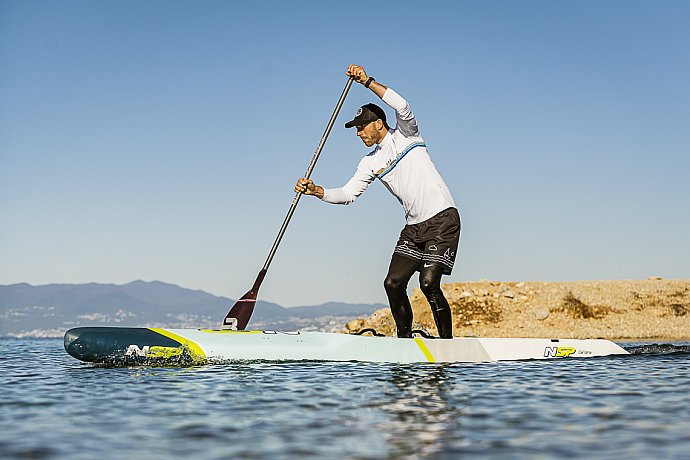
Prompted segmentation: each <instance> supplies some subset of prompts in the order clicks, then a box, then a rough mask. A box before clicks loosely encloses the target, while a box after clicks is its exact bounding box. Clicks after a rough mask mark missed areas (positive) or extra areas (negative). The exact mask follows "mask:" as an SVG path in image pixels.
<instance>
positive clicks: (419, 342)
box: [414, 338, 436, 363]
mask: <svg viewBox="0 0 690 460" xmlns="http://www.w3.org/2000/svg"><path fill="white" fill-rule="evenodd" d="M414 341H415V342H417V345H418V346H419V349H420V350H422V353H424V356H426V359H427V361H429V362H430V363H435V362H436V359H434V357H433V355H432V354H431V352H430V351H429V349H428V348H427V347H426V344H425V343H424V341H423V340H422V339H419V338H415V339H414Z"/></svg>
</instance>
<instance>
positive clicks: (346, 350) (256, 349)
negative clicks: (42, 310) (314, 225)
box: [65, 327, 628, 365]
mask: <svg viewBox="0 0 690 460" xmlns="http://www.w3.org/2000/svg"><path fill="white" fill-rule="evenodd" d="M65 350H67V353H69V354H70V355H72V356H73V357H75V358H77V359H79V360H81V361H87V362H92V363H105V364H125V365H127V364H132V365H140V364H141V365H166V364H169V365H191V364H204V363H209V362H211V363H213V362H227V361H302V360H309V361H369V362H391V363H425V362H468V363H474V362H488V361H516V360H524V359H563V358H588V357H594V356H608V355H625V354H628V352H627V351H625V350H624V349H623V348H621V347H620V346H618V345H616V344H615V343H613V342H610V341H608V340H599V339H597V340H579V339H504V338H469V337H464V338H454V339H448V340H443V339H425V338H412V339H399V338H397V337H373V336H361V335H348V334H335V333H329V332H276V331H232V330H201V329H160V328H122V327H78V328H75V329H70V330H69V331H67V332H66V333H65Z"/></svg>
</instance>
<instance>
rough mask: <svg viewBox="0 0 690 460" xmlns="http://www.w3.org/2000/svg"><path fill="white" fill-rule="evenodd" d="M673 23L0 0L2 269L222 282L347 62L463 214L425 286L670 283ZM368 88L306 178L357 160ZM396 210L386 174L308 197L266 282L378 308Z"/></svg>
mask: <svg viewBox="0 0 690 460" xmlns="http://www.w3.org/2000/svg"><path fill="white" fill-rule="evenodd" d="M688 24H690V3H689V2H686V1H654V2H653V1H604V2H602V1H581V2H551V1H522V2H513V1H493V2H479V1H473V2H467V1H452V2H451V1H448V2H433V1H432V2H407V1H398V2H390V3H389V4H385V3H379V4H377V5H373V6H371V7H366V8H365V7H363V6H361V5H359V6H358V4H355V3H347V2H316V1H314V2H308V1H295V2H278V1H275V2H260V1H259V2H231V1H223V2H220V1H205V2H182V1H145V2H141V1H117V2H108V1H69V0H68V1H61V2H52V1H32V0H29V1H26V0H22V1H13V0H0V284H11V283H18V282H29V283H32V284H46V283H84V282H92V281H93V282H106V283H126V282H129V281H132V280H135V279H144V280H161V281H166V282H170V283H175V284H179V285H181V286H184V287H189V288H193V289H202V290H205V291H209V292H212V293H214V294H218V295H224V296H228V297H231V298H237V297H239V296H241V295H242V294H244V292H245V291H247V290H248V289H249V287H250V286H251V284H252V282H253V280H254V278H255V277H256V274H257V273H258V271H259V269H260V268H261V266H262V265H263V262H264V260H265V258H266V255H267V254H268V251H269V249H270V247H271V244H272V243H273V240H274V238H275V236H276V234H277V232H278V229H279V226H280V224H281V223H282V221H283V218H284V216H285V214H286V212H287V210H288V208H289V206H290V203H291V201H292V198H293V193H292V187H293V185H294V182H295V180H296V179H297V178H299V177H300V176H301V175H303V173H304V171H305V170H306V167H307V165H308V163H309V161H310V159H311V157H312V155H313V153H314V150H315V149H316V146H317V144H318V141H319V139H320V137H321V134H322V133H323V130H324V128H325V125H326V122H327V121H328V118H329V117H330V114H331V112H332V110H333V107H334V105H335V103H336V101H337V98H338V96H339V95H340V92H341V91H342V88H343V86H344V85H345V82H346V77H345V75H344V72H345V69H346V67H347V65H348V64H349V63H351V62H354V63H358V64H361V65H363V66H364V67H365V68H366V69H367V71H368V72H369V73H370V74H371V75H373V76H375V77H376V78H377V80H379V81H381V82H382V83H384V84H387V85H389V86H391V87H392V88H394V89H396V90H397V91H398V92H399V93H400V94H401V95H403V96H404V97H405V98H407V99H408V101H409V102H410V104H411V106H412V108H413V110H414V111H415V114H416V116H417V119H418V122H419V125H420V128H421V132H422V135H423V136H424V138H425V140H426V142H427V145H428V146H429V151H430V153H431V155H432V157H433V159H434V161H435V163H436V165H437V167H438V169H439V170H440V171H441V174H442V175H443V176H444V177H445V179H446V181H447V182H448V184H449V186H450V188H451V190H452V192H453V194H454V196H455V199H456V202H457V203H458V205H459V208H460V211H461V214H462V216H463V239H462V241H461V246H460V251H459V260H458V263H457V264H456V268H455V271H454V272H453V275H452V276H450V277H446V278H444V282H456V281H465V280H467V281H469V280H479V279H482V278H487V279H492V280H515V281H517V280H580V279H639V278H647V277H648V276H652V275H657V276H662V277H665V278H688V277H689V276H690V205H689V204H688V198H689V197H690V185H689V184H690V181H689V180H688V177H689V176H690V174H688V171H690V159H689V158H690V155H689V154H690V28H688V27H687V25H688ZM370 101H375V96H373V94H371V93H370V92H368V91H367V90H365V89H364V88H362V87H361V86H359V85H357V86H354V87H353V88H352V91H351V92H350V95H349V96H348V99H347V100H346V102H345V105H344V107H343V112H342V113H341V116H340V118H339V120H338V123H337V124H336V126H335V128H334V130H333V132H332V134H331V137H330V138H329V140H328V143H327V144H326V147H325V149H324V151H323V154H322V157H321V159H320V160H319V163H318V164H317V166H316V169H315V172H314V174H313V178H314V180H315V181H316V182H317V183H319V184H322V185H324V186H327V187H332V186H339V185H342V184H343V183H345V182H346V181H347V179H349V177H350V175H351V174H352V172H353V171H354V169H355V166H356V164H357V162H358V161H359V158H360V157H361V156H362V155H363V154H365V153H366V151H367V150H366V148H365V147H364V146H363V144H362V143H361V142H360V141H359V139H357V138H356V137H355V133H354V132H353V131H351V130H346V129H345V128H344V127H343V125H342V124H343V123H344V122H345V121H347V119H349V118H350V117H351V116H352V115H353V114H354V112H355V110H356V108H357V107H358V106H359V105H361V104H363V103H366V102H370ZM390 113H391V112H390V111H389V114H390ZM403 225H404V217H403V212H402V208H401V207H400V205H399V204H398V203H397V201H396V200H395V199H394V198H393V197H392V196H390V195H389V194H388V192H387V191H386V190H385V189H384V188H383V187H382V186H381V184H372V186H371V187H370V188H369V190H367V192H365V194H364V195H362V197H361V198H360V199H359V200H358V201H357V202H356V203H355V204H353V205H351V206H348V207H342V206H331V205H327V204H325V203H321V202H319V201H318V200H315V199H313V198H311V197H305V198H304V199H303V200H302V201H301V202H300V205H299V208H298V209H297V212H296V213H295V216H294V218H293V220H292V222H291V224H290V227H289V228H288V231H287V234H286V236H285V238H284V240H283V242H282V244H281V246H280V248H279V249H278V253H277V255H276V258H275V259H274V261H273V264H272V265H271V268H270V270H269V273H268V276H267V278H266V280H265V281H264V283H263V285H262V288H261V294H260V298H262V299H264V300H268V301H273V302H277V303H279V304H281V305H284V306H294V305H309V304H316V303H321V302H325V301H329V300H337V301H345V302H367V303H369V302H385V294H384V292H383V287H382V280H383V277H384V276H385V272H386V269H387V267H388V262H389V260H390V254H391V251H392V249H393V245H394V243H395V241H396V239H397V235H398V234H399V232H400V229H401V228H402V226H403ZM412 285H414V283H413V284H412Z"/></svg>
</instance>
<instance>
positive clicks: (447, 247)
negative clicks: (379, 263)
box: [393, 208, 461, 275]
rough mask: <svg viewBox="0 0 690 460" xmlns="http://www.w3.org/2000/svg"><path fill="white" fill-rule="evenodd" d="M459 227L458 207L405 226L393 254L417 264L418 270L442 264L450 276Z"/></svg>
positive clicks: (458, 237) (456, 249)
mask: <svg viewBox="0 0 690 460" xmlns="http://www.w3.org/2000/svg"><path fill="white" fill-rule="evenodd" d="M460 227H461V223H460V214H459V213H458V210H457V209H455V208H448V209H446V210H444V211H441V212H439V213H438V214H436V215H435V216H433V217H431V218H429V219H427V220H425V221H424V222H420V223H418V224H413V225H405V228H403V229H402V232H400V239H399V240H398V243H397V244H396V245H395V250H394V251H393V254H399V255H401V256H404V257H407V258H409V259H413V260H415V261H417V262H418V263H419V266H418V268H417V271H420V270H421V269H422V268H425V267H430V266H431V265H441V266H443V274H444V275H450V274H451V272H452V271H453V265H454V264H455V254H456V253H457V251H458V242H459V241H460Z"/></svg>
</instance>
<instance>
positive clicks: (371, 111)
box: [345, 104, 386, 128]
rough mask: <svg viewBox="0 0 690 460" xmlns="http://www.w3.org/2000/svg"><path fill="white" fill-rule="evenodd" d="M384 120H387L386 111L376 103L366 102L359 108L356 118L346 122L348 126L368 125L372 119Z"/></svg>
mask: <svg viewBox="0 0 690 460" xmlns="http://www.w3.org/2000/svg"><path fill="white" fill-rule="evenodd" d="M379 119H380V120H383V122H384V123H385V122H386V112H384V111H383V109H382V108H381V107H379V106H378V105H376V104H364V105H363V106H362V107H360V108H358V109H357V113H356V114H355V118H353V119H352V120H351V121H348V122H347V123H345V127H346V128H352V127H355V126H364V125H368V124H369V123H371V122H372V121H376V120H379Z"/></svg>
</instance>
